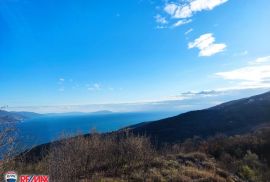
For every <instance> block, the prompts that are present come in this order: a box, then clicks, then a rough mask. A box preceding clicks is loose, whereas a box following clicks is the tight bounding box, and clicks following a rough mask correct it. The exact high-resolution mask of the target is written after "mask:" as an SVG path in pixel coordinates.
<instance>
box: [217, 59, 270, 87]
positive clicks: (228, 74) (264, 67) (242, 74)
mask: <svg viewBox="0 0 270 182" xmlns="http://www.w3.org/2000/svg"><path fill="white" fill-rule="evenodd" d="M252 63H253V64H249V65H247V66H244V67H242V68H238V69H234V70H230V71H225V72H218V73H216V74H215V75H217V76H219V77H221V78H223V79H225V80H230V81H235V82H236V87H237V88H268V87H270V56H266V57H261V58H257V59H256V60H254V61H253V62H252Z"/></svg>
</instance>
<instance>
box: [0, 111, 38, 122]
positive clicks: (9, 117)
mask: <svg viewBox="0 0 270 182" xmlns="http://www.w3.org/2000/svg"><path fill="white" fill-rule="evenodd" d="M39 116H42V115H41V114H37V113H34V112H8V111H4V110H0V124H1V123H14V122H19V121H23V120H25V119H31V118H35V117H39Z"/></svg>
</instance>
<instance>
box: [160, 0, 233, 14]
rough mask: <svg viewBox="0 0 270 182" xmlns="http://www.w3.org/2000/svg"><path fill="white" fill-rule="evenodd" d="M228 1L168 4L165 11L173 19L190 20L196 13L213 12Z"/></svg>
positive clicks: (211, 0) (190, 0)
mask: <svg viewBox="0 0 270 182" xmlns="http://www.w3.org/2000/svg"><path fill="white" fill-rule="evenodd" d="M227 1H228V0H189V1H184V3H176V2H175V3H174V2H172V3H167V4H166V5H165V7H164V11H165V12H166V13H167V14H169V15H170V16H171V17H172V18H190V17H192V16H193V14H195V13H196V12H199V11H203V10H212V9H214V8H215V7H217V6H219V5H221V4H223V3H225V2H227Z"/></svg>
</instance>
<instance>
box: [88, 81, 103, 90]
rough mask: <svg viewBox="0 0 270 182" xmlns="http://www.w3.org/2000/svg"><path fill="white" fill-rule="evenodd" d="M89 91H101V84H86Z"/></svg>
mask: <svg viewBox="0 0 270 182" xmlns="http://www.w3.org/2000/svg"><path fill="white" fill-rule="evenodd" d="M86 87H87V90H89V91H96V90H100V89H101V85H100V84H99V83H94V84H92V85H89V84H86Z"/></svg>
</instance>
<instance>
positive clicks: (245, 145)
mask: <svg viewBox="0 0 270 182" xmlns="http://www.w3.org/2000/svg"><path fill="white" fill-rule="evenodd" d="M45 150H46V151H45ZM35 155H36V158H35V159H34V158H33V153H31V151H29V152H27V153H24V154H23V155H20V156H19V157H17V158H16V159H15V160H14V159H10V160H6V161H4V162H3V163H2V168H4V170H14V169H15V170H16V171H17V172H18V173H19V174H49V175H50V178H51V181H65V182H67V181H183V182H185V181H187V182H188V181H217V182H220V181H224V182H225V181H254V182H260V181H268V179H270V168H269V166H270V128H267V127H264V128H263V129H259V130H258V131H256V132H254V133H252V134H246V135H241V136H240V135H236V136H231V137H226V136H221V135H219V136H215V137H211V138H208V139H206V140H204V139H202V138H199V137H194V138H191V139H187V140H186V141H185V142H183V143H179V144H174V145H164V146H163V147H159V149H157V148H156V147H155V146H153V145H152V144H151V142H150V140H149V138H147V137H145V136H135V135H133V134H130V133H125V135H121V136H119V135H117V134H110V135H100V134H97V133H94V134H92V135H91V136H87V137H85V136H80V137H76V138H70V139H65V140H61V141H60V142H57V144H54V145H51V146H50V147H48V148H46V149H45V148H43V151H39V152H38V153H37V152H36V151H35ZM29 156H31V157H30V158H29Z"/></svg>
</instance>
